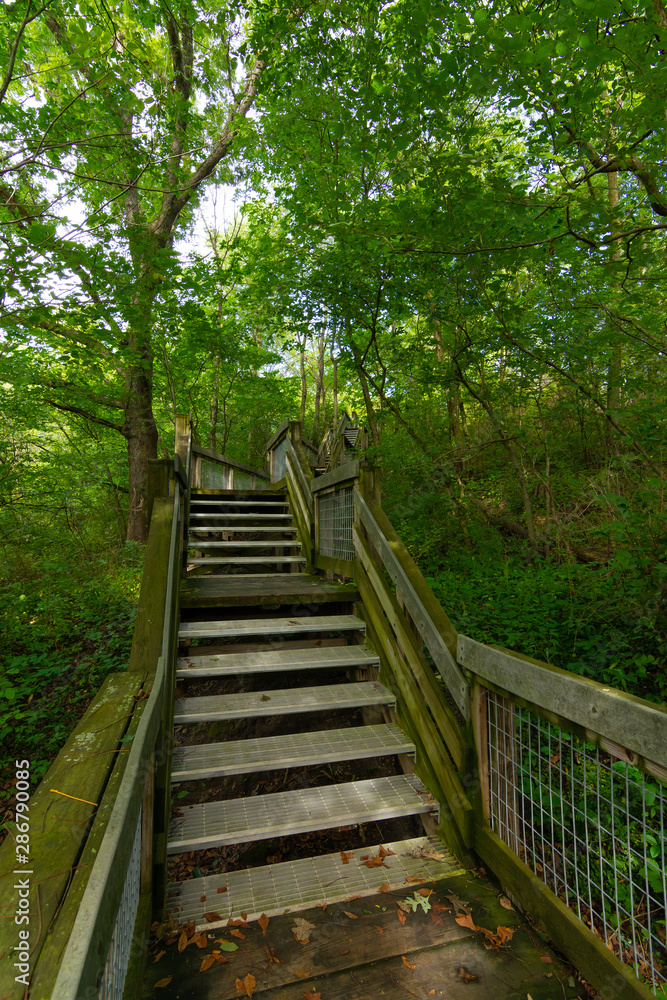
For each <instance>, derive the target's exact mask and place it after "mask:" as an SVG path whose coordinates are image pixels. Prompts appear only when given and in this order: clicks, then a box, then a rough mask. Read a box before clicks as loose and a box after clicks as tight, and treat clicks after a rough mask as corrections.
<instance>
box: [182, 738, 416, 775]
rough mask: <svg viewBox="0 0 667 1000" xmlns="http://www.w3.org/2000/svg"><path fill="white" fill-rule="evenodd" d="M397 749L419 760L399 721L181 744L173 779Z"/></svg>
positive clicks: (390, 752) (385, 754) (352, 757)
mask: <svg viewBox="0 0 667 1000" xmlns="http://www.w3.org/2000/svg"><path fill="white" fill-rule="evenodd" d="M397 753H404V754H408V755H409V756H411V757H412V758H413V759H414V757H415V756H416V750H415V746H414V744H413V743H411V742H410V740H409V739H408V738H407V736H405V734H404V733H402V732H401V730H400V729H399V728H398V726H393V725H388V726H357V727H354V728H348V729H328V730H326V731H325V732H321V733H296V734H295V735H292V736H266V737H264V738H262V739H253V740H230V741H229V742H228V743H206V744H203V745H201V744H200V745H198V746H191V747H175V748H174V757H173V766H172V772H171V780H172V782H176V781H198V780H200V779H203V778H215V777H221V776H223V775H228V774H252V773H253V772H254V771H272V770H275V769H276V768H278V769H282V768H287V767H305V766H307V765H310V764H328V763H335V762H337V761H342V760H363V759H365V758H368V757H388V756H392V755H393V754H397Z"/></svg>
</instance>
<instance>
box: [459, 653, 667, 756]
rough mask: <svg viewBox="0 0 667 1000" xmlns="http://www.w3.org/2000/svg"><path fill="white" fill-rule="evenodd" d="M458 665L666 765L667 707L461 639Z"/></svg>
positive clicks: (567, 721) (552, 713)
mask: <svg viewBox="0 0 667 1000" xmlns="http://www.w3.org/2000/svg"><path fill="white" fill-rule="evenodd" d="M458 661H459V663H460V664H461V665H462V666H464V667H465V668H466V669H467V670H469V671H470V672H471V673H472V674H475V675H476V676H477V677H480V678H481V679H482V680H483V681H487V682H489V683H490V684H492V685H494V686H495V687H498V688H500V689H501V690H503V691H507V692H509V693H510V694H511V695H515V696H516V697H518V698H520V699H522V700H523V701H525V702H528V703H530V704H531V705H534V706H536V707H537V708H538V709H539V708H541V709H543V710H545V711H546V712H548V713H550V714H551V715H552V716H554V717H557V718H558V719H559V721H560V720H562V721H563V722H564V723H566V724H567V723H570V724H571V723H574V724H575V726H579V727H581V728H582V729H585V730H586V731H587V732H589V733H591V734H595V735H597V736H601V737H604V738H607V739H609V740H613V742H614V743H615V744H616V745H617V746H618V747H623V748H625V749H626V750H632V751H634V752H635V753H637V754H640V755H641V756H642V757H646V758H648V759H649V760H651V761H653V762H655V763H657V764H659V765H660V766H661V767H662V768H665V767H667V708H666V707H664V706H662V705H655V704H653V702H650V701H645V700H644V699H643V698H637V697H635V695H632V694H627V693H626V692H625V691H619V690H617V689H616V688H610V687H608V686H606V685H604V684H600V683H599V682H598V681H594V680H591V679H590V678H588V677H578V676H577V675H576V674H573V673H571V672H570V671H569V670H562V669H561V668H560V667H554V666H552V665H551V664H549V663H539V662H538V661H536V660H532V659H530V658H529V657H524V656H516V655H514V654H513V653H510V652H508V651H505V650H501V649H496V648H493V647H492V646H486V645H484V644H483V643H481V642H475V640H474V639H470V638H469V637H468V636H466V635H459V639H458Z"/></svg>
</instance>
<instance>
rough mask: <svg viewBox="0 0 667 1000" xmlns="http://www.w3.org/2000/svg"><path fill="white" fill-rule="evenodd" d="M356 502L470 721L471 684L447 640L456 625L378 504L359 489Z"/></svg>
mask: <svg viewBox="0 0 667 1000" xmlns="http://www.w3.org/2000/svg"><path fill="white" fill-rule="evenodd" d="M354 503H355V510H356V511H357V512H358V515H359V519H360V521H361V523H362V524H363V526H364V528H365V529H366V531H367V532H368V536H369V538H370V540H371V542H372V543H373V545H375V547H376V548H377V550H378V554H379V556H380V558H381V560H382V564H383V566H384V568H385V569H386V570H387V572H388V573H389V576H390V577H391V579H392V581H393V583H394V586H395V587H396V591H397V593H398V594H399V595H400V597H401V599H402V600H403V602H404V603H405V606H406V608H407V610H408V611H409V612H410V616H411V618H412V620H413V622H414V624H415V626H416V628H417V630H418V631H419V634H420V636H421V638H422V640H423V642H424V645H425V646H426V648H427V649H428V651H429V653H430V654H431V656H432V657H433V662H434V663H435V665H436V667H437V668H438V670H439V672H440V676H441V677H442V679H443V681H444V683H445V685H446V687H447V690H448V691H449V693H450V694H451V696H452V698H453V699H454V701H455V703H456V705H457V707H458V709H459V711H460V712H461V714H462V715H463V718H464V719H465V720H466V721H469V720H470V687H469V685H468V682H467V681H466V679H465V677H464V676H463V674H462V673H461V670H460V669H459V667H458V666H457V663H456V661H455V659H454V657H453V656H452V653H451V651H450V648H449V645H448V643H447V642H446V640H445V636H447V637H448V638H449V640H450V642H451V639H452V633H453V634H454V635H456V631H455V629H454V626H453V625H452V623H451V622H450V620H449V618H448V617H447V615H446V614H445V612H444V611H443V609H442V607H441V606H440V604H439V603H438V601H437V599H436V597H435V595H434V593H433V591H432V590H431V588H430V587H429V585H428V584H427V583H426V580H425V579H424V577H423V576H422V574H421V572H420V571H419V569H418V567H417V565H416V563H415V562H414V560H413V558H412V556H411V555H410V554H409V552H408V551H407V549H406V548H405V546H404V545H403V543H402V542H401V540H400V538H399V537H398V535H397V534H396V532H395V530H394V528H393V526H392V524H391V522H390V521H389V519H388V518H387V516H386V515H385V514H384V513H383V512H382V511H380V510H379V509H378V508H377V507H375V508H374V509H373V510H371V508H370V507H369V506H368V504H367V503H366V501H365V500H364V498H363V497H362V495H361V493H360V492H359V490H358V489H355V491H354ZM380 524H382V527H381V526H380ZM383 528H384V529H385V530H384V531H383ZM385 532H386V534H385ZM387 534H388V535H389V536H390V537H389V538H387Z"/></svg>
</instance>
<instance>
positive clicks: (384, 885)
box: [378, 882, 391, 892]
mask: <svg viewBox="0 0 667 1000" xmlns="http://www.w3.org/2000/svg"><path fill="white" fill-rule="evenodd" d="M390 890H391V886H390V884H389V882H383V883H382V885H381V886H380V888H379V889H378V892H389V891H390Z"/></svg>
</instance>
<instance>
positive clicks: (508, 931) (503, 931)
mask: <svg viewBox="0 0 667 1000" xmlns="http://www.w3.org/2000/svg"><path fill="white" fill-rule="evenodd" d="M515 932H516V927H496V935H497V937H498V938H499V940H500V943H501V944H505V942H506V941H511V940H512V938H513V937H514V934H515Z"/></svg>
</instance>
